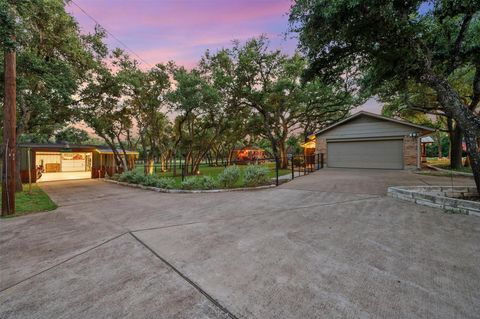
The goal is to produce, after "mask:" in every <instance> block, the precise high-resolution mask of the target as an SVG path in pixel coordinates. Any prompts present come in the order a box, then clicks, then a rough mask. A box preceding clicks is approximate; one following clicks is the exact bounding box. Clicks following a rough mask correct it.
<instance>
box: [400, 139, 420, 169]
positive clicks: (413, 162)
mask: <svg viewBox="0 0 480 319" xmlns="http://www.w3.org/2000/svg"><path fill="white" fill-rule="evenodd" d="M417 139H418V138H416V137H408V136H405V137H404V138H403V165H404V166H405V168H416V167H417V152H418V144H417Z"/></svg>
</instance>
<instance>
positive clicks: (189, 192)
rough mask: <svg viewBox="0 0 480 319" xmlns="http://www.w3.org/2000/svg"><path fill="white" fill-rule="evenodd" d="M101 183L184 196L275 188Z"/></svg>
mask: <svg viewBox="0 0 480 319" xmlns="http://www.w3.org/2000/svg"><path fill="white" fill-rule="evenodd" d="M103 181H105V182H107V183H112V184H117V185H121V186H128V187H133V188H140V189H145V190H150V191H155V192H159V193H184V194H195V193H226V192H244V191H255V190H261V189H269V188H274V187H276V186H275V185H265V186H257V187H241V188H227V189H195V190H187V189H166V188H158V187H153V186H145V185H140V184H132V183H125V182H118V181H114V180H111V179H106V178H105V179H103Z"/></svg>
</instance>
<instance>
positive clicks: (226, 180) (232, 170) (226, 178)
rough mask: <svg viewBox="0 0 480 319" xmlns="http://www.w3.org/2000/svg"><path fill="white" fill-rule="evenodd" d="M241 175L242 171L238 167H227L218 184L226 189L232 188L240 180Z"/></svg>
mask: <svg viewBox="0 0 480 319" xmlns="http://www.w3.org/2000/svg"><path fill="white" fill-rule="evenodd" d="M240 173H241V172H240V169H239V168H238V167H237V166H236V165H233V166H229V167H226V168H225V169H224V170H223V172H222V173H220V174H219V175H218V177H217V178H218V183H219V184H220V186H223V187H225V188H232V187H233V186H235V184H236V183H237V182H238V180H239V179H240Z"/></svg>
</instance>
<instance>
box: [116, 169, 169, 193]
mask: <svg viewBox="0 0 480 319" xmlns="http://www.w3.org/2000/svg"><path fill="white" fill-rule="evenodd" d="M111 178H112V179H113V180H115V181H119V182H125V183H132V184H141V185H145V186H153V187H158V188H166V189H172V188H175V180H174V179H173V178H165V177H161V178H158V177H156V176H152V175H147V176H145V175H143V174H140V173H137V172H135V171H128V172H124V173H122V174H115V175H113V176H112V177H111Z"/></svg>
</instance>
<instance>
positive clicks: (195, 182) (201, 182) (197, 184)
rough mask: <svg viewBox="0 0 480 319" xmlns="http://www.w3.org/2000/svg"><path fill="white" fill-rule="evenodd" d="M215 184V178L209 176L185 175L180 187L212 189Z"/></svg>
mask: <svg viewBox="0 0 480 319" xmlns="http://www.w3.org/2000/svg"><path fill="white" fill-rule="evenodd" d="M216 186H217V183H216V182H215V179H213V178H212V177H211V176H193V177H187V178H185V180H184V181H183V182H182V189H187V190H192V189H214V188H215V187H216Z"/></svg>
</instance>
